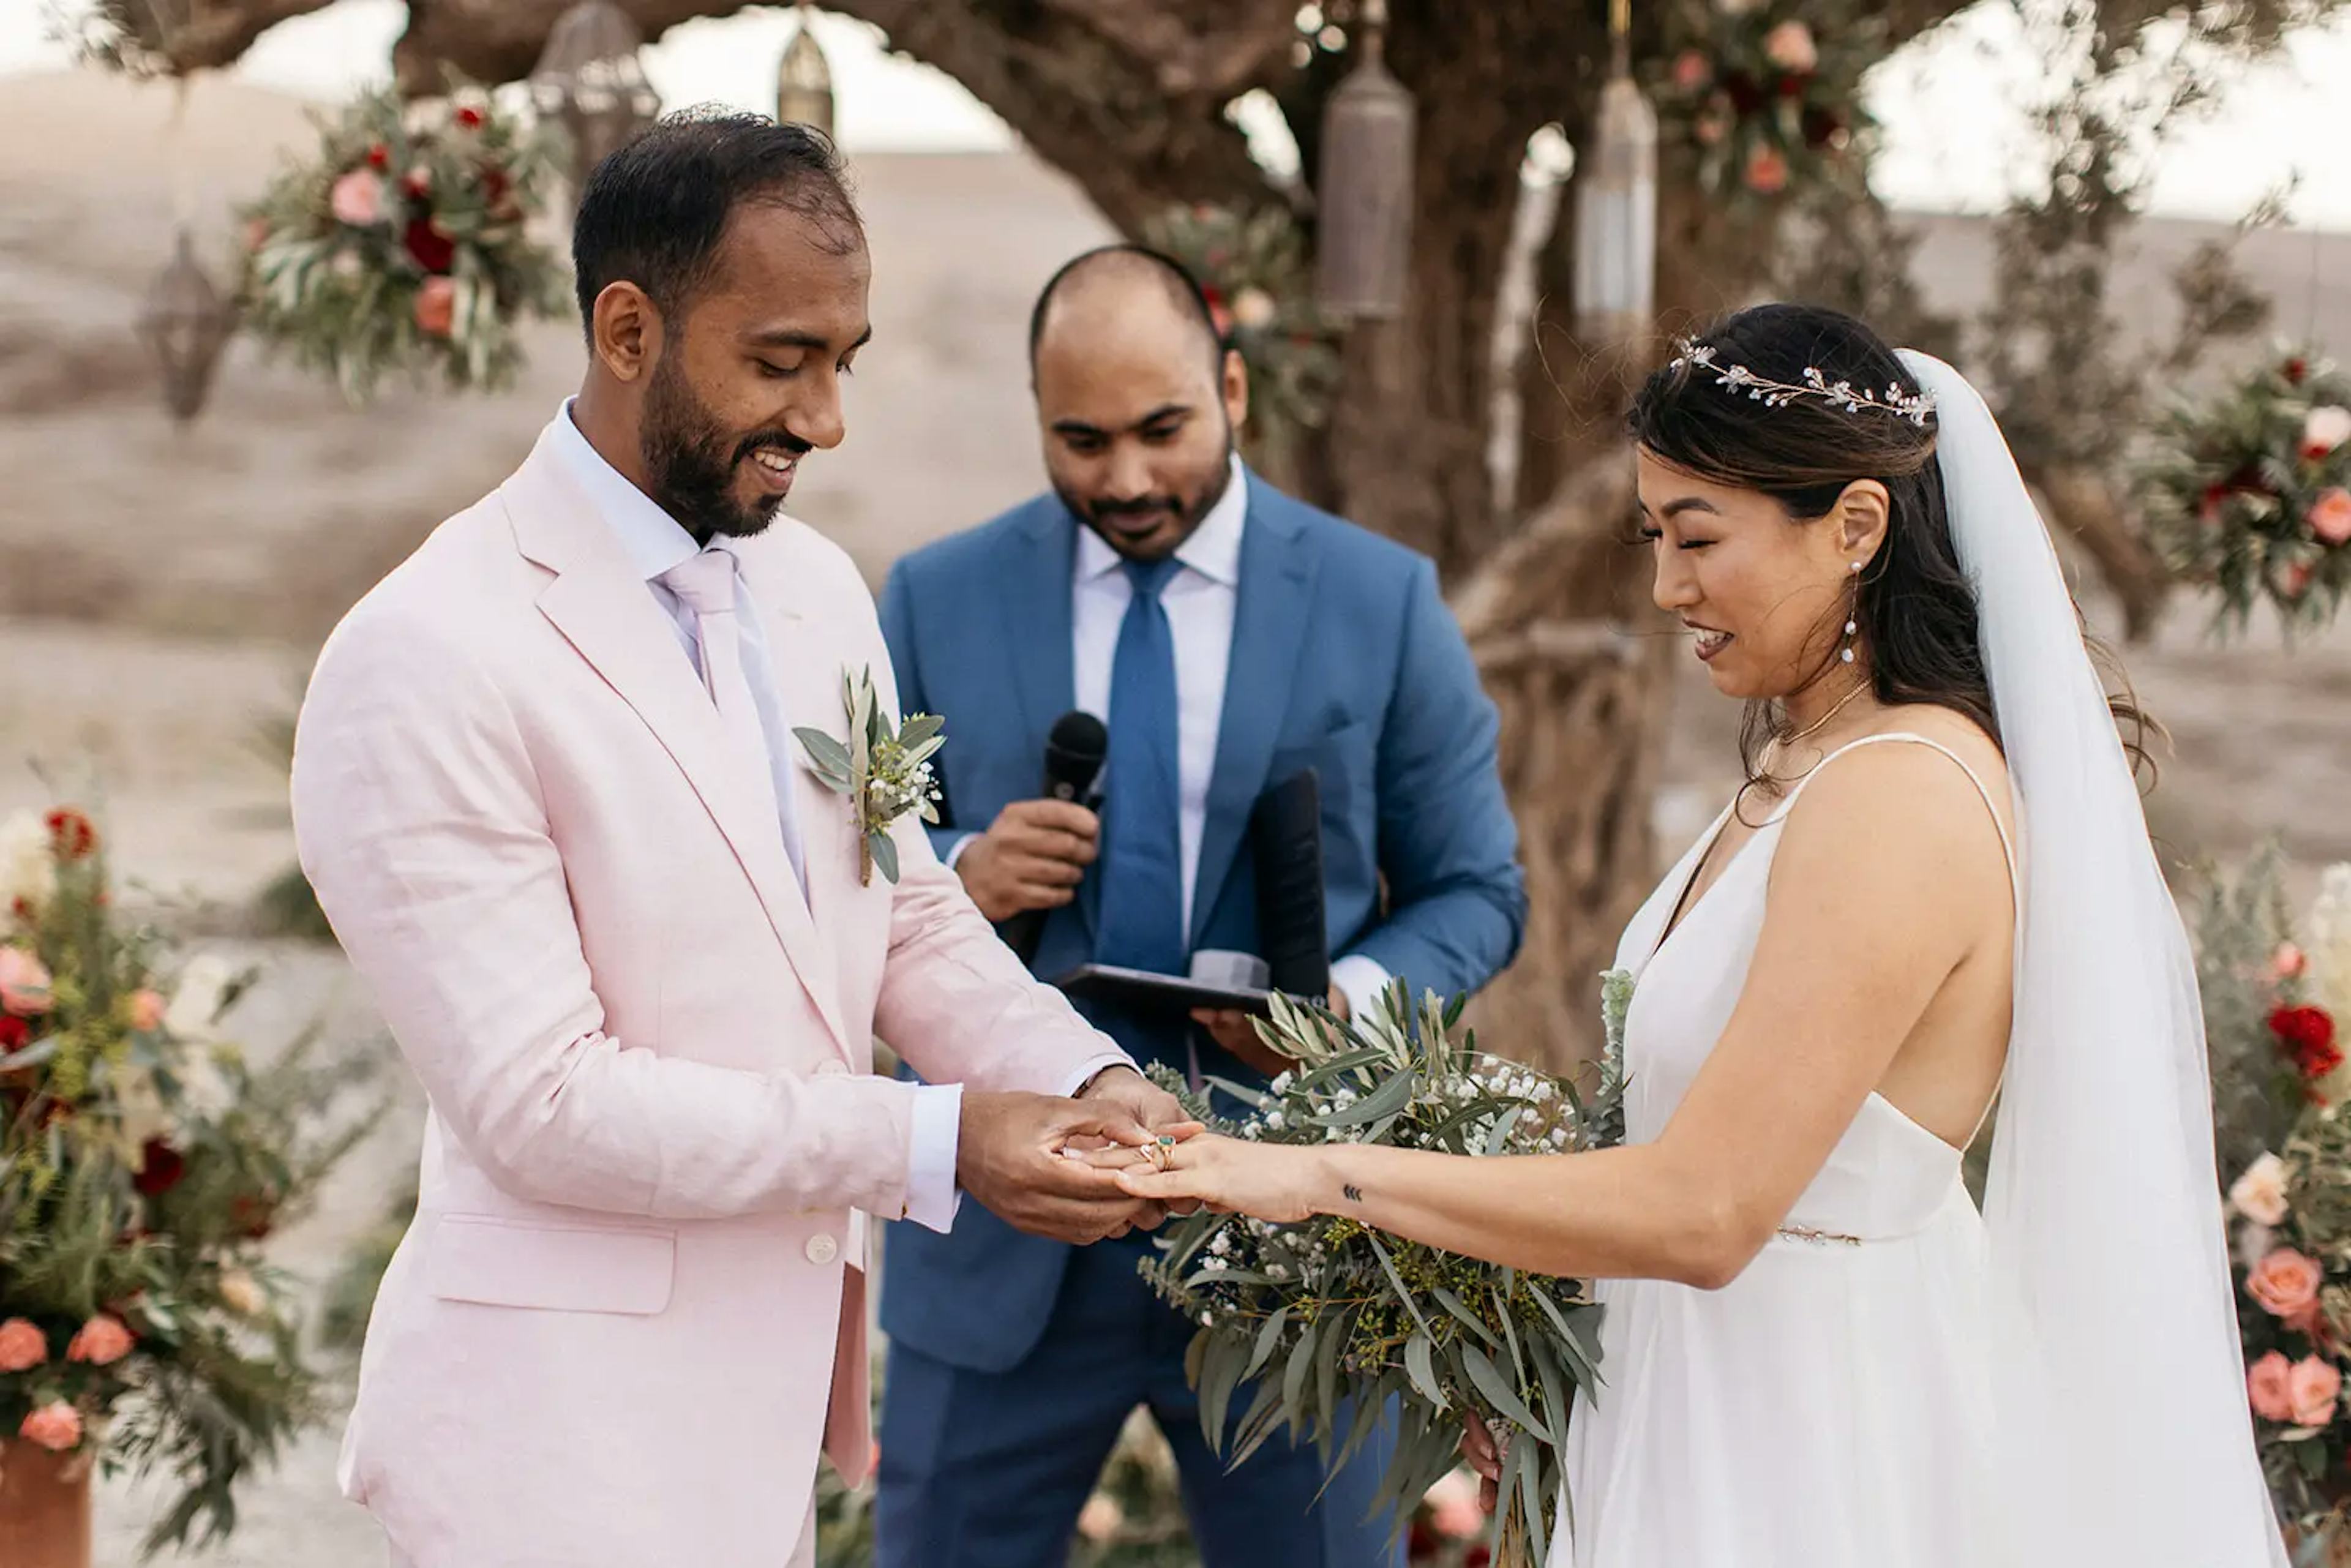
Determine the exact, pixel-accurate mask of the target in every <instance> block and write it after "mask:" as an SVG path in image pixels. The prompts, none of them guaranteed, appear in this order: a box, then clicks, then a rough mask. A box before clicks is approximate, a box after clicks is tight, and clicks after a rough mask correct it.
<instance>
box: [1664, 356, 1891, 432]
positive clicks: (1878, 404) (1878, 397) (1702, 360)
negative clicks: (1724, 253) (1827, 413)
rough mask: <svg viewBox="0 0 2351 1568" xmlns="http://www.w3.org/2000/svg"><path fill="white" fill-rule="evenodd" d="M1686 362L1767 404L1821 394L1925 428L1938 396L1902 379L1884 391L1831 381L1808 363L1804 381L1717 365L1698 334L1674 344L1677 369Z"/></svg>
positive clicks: (1848, 408) (1853, 409)
mask: <svg viewBox="0 0 2351 1568" xmlns="http://www.w3.org/2000/svg"><path fill="white" fill-rule="evenodd" d="M1684 365H1696V366H1698V367H1700V368H1702V369H1705V370H1708V371H1713V372H1714V384H1715V385H1717V386H1719V387H1727V388H1729V390H1730V391H1732V392H1745V393H1746V394H1747V395H1748V397H1749V398H1750V399H1751V400H1753V401H1754V402H1760V403H1761V404H1763V406H1764V407H1766V408H1785V407H1787V406H1788V405H1789V404H1790V403H1792V402H1795V401H1796V400H1797V399H1798V398H1804V397H1810V398H1818V399H1820V400H1821V401H1822V402H1825V403H1827V404H1829V405H1830V406H1831V407H1832V408H1841V409H1843V410H1844V411H1845V412H1846V413H1860V412H1861V411H1862V410H1864V409H1876V410H1878V411H1880V412H1881V413H1890V414H1892V415H1894V416H1895V417H1896V419H1907V420H1908V421H1909V422H1910V423H1913V424H1915V425H1917V426H1918V427H1919V428H1920V429H1922V430H1923V429H1925V428H1926V424H1927V420H1928V417H1929V416H1930V415H1932V414H1933V413H1934V412H1935V400H1934V399H1933V398H1932V397H1929V396H1928V394H1927V393H1925V392H1909V391H1906V390H1905V389H1904V388H1903V386H1902V384H1901V383H1900V382H1895V383H1894V384H1892V385H1890V386H1888V387H1887V388H1886V390H1885V391H1884V392H1865V391H1863V390H1862V389H1861V388H1859V387H1856V386H1855V385H1854V384H1853V383H1852V382H1848V381H1834V382H1833V381H1831V380H1829V379H1828V377H1826V376H1825V375H1823V374H1822V373H1821V371H1820V370H1819V368H1818V367H1816V366H1813V365H1806V366H1805V367H1804V379H1803V381H1802V383H1801V384H1799V383H1794V382H1775V381H1773V380H1771V378H1770V377H1769V376H1761V375H1757V374H1756V373H1755V372H1754V371H1750V370H1749V369H1748V368H1747V367H1746V366H1745V365H1728V366H1725V365H1718V364H1717V363H1715V350H1714V345H1713V344H1711V343H1701V342H1699V341H1698V340H1697V339H1695V338H1682V339H1678V340H1676V342H1675V344H1674V362H1673V368H1674V369H1675V370H1679V369H1681V368H1682V367H1683V366H1684Z"/></svg>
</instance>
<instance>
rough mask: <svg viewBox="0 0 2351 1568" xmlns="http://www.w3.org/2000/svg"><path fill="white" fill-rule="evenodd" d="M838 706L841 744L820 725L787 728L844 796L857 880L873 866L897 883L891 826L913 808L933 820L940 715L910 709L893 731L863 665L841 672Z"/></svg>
mask: <svg viewBox="0 0 2351 1568" xmlns="http://www.w3.org/2000/svg"><path fill="white" fill-rule="evenodd" d="M841 706H843V707H845V708H846V709H847V710H848V714H849V739H848V741H847V742H846V743H845V744H844V743H843V742H841V741H839V740H836V739H834V738H833V737H831V736H830V735H828V734H826V733H825V732H824V731H823V730H820V729H814V728H800V729H795V730H793V731H792V734H793V735H794V736H796V737H798V738H799V743H800V745H801V746H802V747H804V748H806V750H807V752H808V760H809V766H810V768H811V769H813V770H814V772H815V773H816V776H817V778H818V779H821V780H822V781H823V783H824V785H825V787H826V788H827V789H831V790H832V791H833V792H834V793H835V794H838V795H845V796H847V797H848V798H849V809H850V810H851V812H852V814H853V815H854V817H855V819H856V822H857V883H858V885H859V886H860V887H870V886H872V883H873V870H874V868H875V867H876V866H879V867H880V868H881V870H882V875H883V880H884V881H886V882H888V883H891V884H892V885H893V886H894V885H896V883H897V881H898V846H897V844H896V843H895V842H894V841H893V840H892V839H891V837H890V827H891V824H892V823H893V822H895V821H897V820H898V819H899V818H901V817H903V816H904V815H905V814H906V813H907V812H909V811H912V812H914V814H915V815H916V816H918V817H920V818H922V820H923V821H925V822H936V821H938V820H939V811H938V799H939V787H938V782H937V780H936V779H935V778H934V777H933V775H932V772H931V758H932V757H933V756H935V754H936V753H937V751H938V749H939V747H942V746H945V745H946V736H944V735H942V734H941V733H940V731H941V730H942V729H944V728H945V727H946V720H945V719H943V718H938V717H935V716H932V715H929V714H919V713H918V714H909V715H908V716H906V722H905V723H904V725H902V726H900V727H898V728H897V730H896V731H895V732H893V730H892V729H891V727H890V716H889V715H888V714H887V713H886V712H884V711H883V706H882V703H881V700H880V698H879V697H877V696H876V695H874V691H873V671H872V668H871V667H870V666H869V667H867V668H863V669H860V670H859V671H858V672H857V673H856V674H850V673H849V672H848V671H846V670H844V671H842V672H841Z"/></svg>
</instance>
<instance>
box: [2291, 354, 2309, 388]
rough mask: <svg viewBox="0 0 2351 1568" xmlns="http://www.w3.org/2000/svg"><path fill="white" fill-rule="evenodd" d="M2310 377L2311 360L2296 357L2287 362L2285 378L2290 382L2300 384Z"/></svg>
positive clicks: (2295, 384)
mask: <svg viewBox="0 0 2351 1568" xmlns="http://www.w3.org/2000/svg"><path fill="white" fill-rule="evenodd" d="M2309 377H2310V362H2309V361H2307V360H2300V359H2294V360H2288V361H2286V362H2285V379H2286V381H2287V382H2289V383H2291V384H2293V385H2294V386H2300V385H2301V384H2302V383H2303V382H2304V381H2307V380H2308V379H2309Z"/></svg>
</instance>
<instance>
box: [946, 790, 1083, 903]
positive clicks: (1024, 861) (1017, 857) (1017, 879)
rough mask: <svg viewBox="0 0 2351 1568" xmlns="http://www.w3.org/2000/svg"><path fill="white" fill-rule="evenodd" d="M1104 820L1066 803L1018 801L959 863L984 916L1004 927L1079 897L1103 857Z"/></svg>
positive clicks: (969, 846) (999, 815)
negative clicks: (1088, 869)
mask: <svg viewBox="0 0 2351 1568" xmlns="http://www.w3.org/2000/svg"><path fill="white" fill-rule="evenodd" d="M1101 835H1102V819H1101V818H1099V817H1097V816H1095V815H1094V814H1093V813H1092V811H1089V810H1086V809H1085V808H1084V807H1083V806H1079V805H1074V804H1072V803H1071V802H1070V801H1067V800H1015V801H1013V802H1012V803H1011V804H1010V805H1008V806H1007V807H1005V808H1004V810H1001V811H999V812H998V813H997V815H996V821H993V822H990V823H989V824H988V825H987V831H986V832H984V833H982V834H980V835H979V837H977V838H976V839H974V840H972V841H970V842H969V843H967V844H966V845H965V846H964V850H963V853H961V854H959V855H957V856H956V866H955V868H956V875H957V876H960V877H961V878H963V887H964V891H965V892H966V893H968V894H971V901H972V902H973V903H974V904H977V905H979V912H980V913H981V914H982V915H986V916H987V918H988V919H989V920H991V921H994V922H997V923H998V924H1001V923H1002V922H1004V921H1007V920H1009V919H1011V918H1012V917H1013V916H1014V915H1023V914H1026V913H1027V912H1029V910H1032V909H1059V908H1061V905H1063V904H1067V903H1069V902H1070V900H1071V899H1072V898H1075V897H1076V896H1077V895H1078V883H1081V882H1083V881H1084V880H1085V875H1086V867H1088V866H1090V865H1092V864H1093V863H1094V857H1095V855H1096V854H1097V853H1098V852H1099V850H1098V844H1099V841H1100V838H1101Z"/></svg>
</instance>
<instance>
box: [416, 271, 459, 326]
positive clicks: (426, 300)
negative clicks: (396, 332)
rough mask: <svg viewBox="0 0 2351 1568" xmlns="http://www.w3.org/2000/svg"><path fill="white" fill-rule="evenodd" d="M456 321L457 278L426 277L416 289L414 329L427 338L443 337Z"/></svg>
mask: <svg viewBox="0 0 2351 1568" xmlns="http://www.w3.org/2000/svg"><path fill="white" fill-rule="evenodd" d="M456 321H457V280H456V279H455V278H454V277H428V278H426V279H425V280H424V287H422V288H419V289H418V290H417V291H416V329H417V330H418V331H420V332H422V333H423V334H424V335H425V336H426V337H428V338H445V337H447V336H448V335H449V329H450V328H452V327H454V326H455V325H456Z"/></svg>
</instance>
